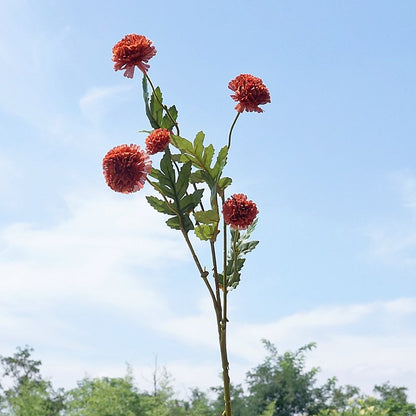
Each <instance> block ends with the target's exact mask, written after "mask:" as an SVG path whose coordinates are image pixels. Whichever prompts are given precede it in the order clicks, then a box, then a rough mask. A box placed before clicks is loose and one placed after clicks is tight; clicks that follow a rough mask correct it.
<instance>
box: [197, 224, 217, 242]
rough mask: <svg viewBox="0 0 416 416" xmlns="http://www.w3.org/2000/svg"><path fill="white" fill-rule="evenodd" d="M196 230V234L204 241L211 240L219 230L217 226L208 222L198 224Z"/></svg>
mask: <svg viewBox="0 0 416 416" xmlns="http://www.w3.org/2000/svg"><path fill="white" fill-rule="evenodd" d="M194 231H195V235H196V236H197V237H198V238H199V239H200V240H203V241H207V240H211V239H212V238H213V237H214V236H215V235H216V233H217V232H218V231H217V228H216V227H214V226H213V225H206V224H203V225H198V226H197V227H195V230H194Z"/></svg>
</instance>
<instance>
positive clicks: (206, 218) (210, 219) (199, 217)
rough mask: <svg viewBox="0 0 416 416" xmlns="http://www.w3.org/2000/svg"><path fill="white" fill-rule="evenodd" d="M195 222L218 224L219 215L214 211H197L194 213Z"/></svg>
mask: <svg viewBox="0 0 416 416" xmlns="http://www.w3.org/2000/svg"><path fill="white" fill-rule="evenodd" d="M194 217H195V220H196V221H198V222H199V223H201V224H214V223H218V221H219V218H218V213H217V212H216V211H215V210H213V209H210V210H207V211H196V212H194Z"/></svg>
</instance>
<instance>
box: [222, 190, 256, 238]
mask: <svg viewBox="0 0 416 416" xmlns="http://www.w3.org/2000/svg"><path fill="white" fill-rule="evenodd" d="M222 213H223V215H224V221H225V223H226V224H228V225H229V226H230V227H231V228H234V229H235V230H245V229H247V227H248V226H249V225H251V224H252V223H253V221H254V220H255V219H256V216H257V214H258V213H259V211H258V209H257V206H256V204H255V203H254V202H253V201H249V200H247V196H246V195H244V194H234V195H233V196H231V198H228V199H227V200H226V201H225V203H224V205H223V206H222Z"/></svg>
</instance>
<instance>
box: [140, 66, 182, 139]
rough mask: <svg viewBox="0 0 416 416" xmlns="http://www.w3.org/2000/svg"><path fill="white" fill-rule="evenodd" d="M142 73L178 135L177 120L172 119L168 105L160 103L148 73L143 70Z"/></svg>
mask: <svg viewBox="0 0 416 416" xmlns="http://www.w3.org/2000/svg"><path fill="white" fill-rule="evenodd" d="M143 74H144V76H145V77H146V79H147V81H148V82H149V84H150V87H151V88H152V91H153V93H154V95H155V97H156V100H157V102H158V103H159V104H160V105H161V106H162V108H163V109H164V110H165V112H166V114H167V115H168V117H169V119H170V121H171V122H172V123H173V124H174V125H175V129H176V135H177V136H180V134H179V125H178V123H177V122H176V121H175V120H174V119H173V117H172V116H171V115H170V113H169V109H168V107H167V106H166V105H165V104H163V103H161V102H160V100H159V97H158V96H157V94H156V89H155V87H154V85H153V82H152V80H151V79H150V77H149V75H147V72H144V73H143Z"/></svg>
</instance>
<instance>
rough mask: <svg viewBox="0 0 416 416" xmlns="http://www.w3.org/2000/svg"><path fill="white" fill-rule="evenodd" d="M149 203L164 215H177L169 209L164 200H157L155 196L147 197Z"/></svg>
mask: <svg viewBox="0 0 416 416" xmlns="http://www.w3.org/2000/svg"><path fill="white" fill-rule="evenodd" d="M146 199H147V202H148V203H149V204H150V205H151V206H152V207H153V208H154V209H155V210H156V211H158V212H161V213H163V214H168V215H172V214H175V213H174V212H172V210H171V209H170V208H169V205H168V204H167V203H166V202H165V201H163V200H162V199H159V198H156V197H155V196H146Z"/></svg>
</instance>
